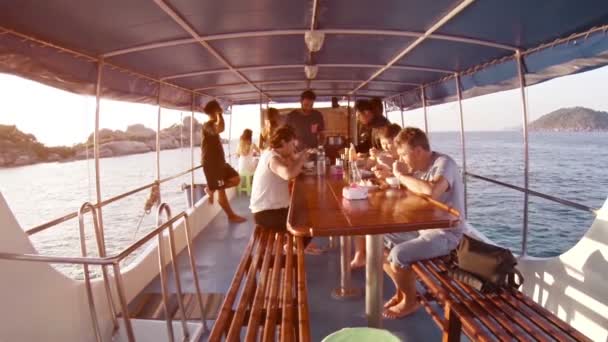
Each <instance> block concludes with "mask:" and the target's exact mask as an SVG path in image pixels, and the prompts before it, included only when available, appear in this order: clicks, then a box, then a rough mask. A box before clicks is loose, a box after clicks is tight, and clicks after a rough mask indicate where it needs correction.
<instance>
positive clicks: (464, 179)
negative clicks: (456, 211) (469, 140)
mask: <svg viewBox="0 0 608 342" xmlns="http://www.w3.org/2000/svg"><path fill="white" fill-rule="evenodd" d="M456 93H457V95H458V111H459V113H460V148H461V149H462V183H463V185H464V217H465V218H466V217H467V211H468V203H467V153H466V149H465V143H464V116H463V112H462V89H461V88H460V75H459V74H456Z"/></svg>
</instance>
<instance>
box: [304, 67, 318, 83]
mask: <svg viewBox="0 0 608 342" xmlns="http://www.w3.org/2000/svg"><path fill="white" fill-rule="evenodd" d="M318 72H319V66H318V65H305V66H304V73H305V74H306V78H308V79H309V80H314V79H315V78H316V77H317V73H318Z"/></svg>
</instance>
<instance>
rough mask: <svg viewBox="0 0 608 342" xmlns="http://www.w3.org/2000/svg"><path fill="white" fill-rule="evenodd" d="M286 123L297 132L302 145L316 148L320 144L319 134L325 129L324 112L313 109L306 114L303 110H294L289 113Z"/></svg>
mask: <svg viewBox="0 0 608 342" xmlns="http://www.w3.org/2000/svg"><path fill="white" fill-rule="evenodd" d="M285 124H287V125H289V126H291V127H292V128H293V129H294V131H295V132H296V137H297V139H298V141H299V142H300V147H303V148H315V147H317V146H318V145H319V141H318V136H319V134H320V133H322V132H323V131H324V130H325V121H324V120H323V114H321V112H319V111H317V110H313V111H312V112H311V113H310V114H308V115H305V114H304V113H302V111H301V110H294V111H292V112H291V113H289V114H287V119H286V120H285Z"/></svg>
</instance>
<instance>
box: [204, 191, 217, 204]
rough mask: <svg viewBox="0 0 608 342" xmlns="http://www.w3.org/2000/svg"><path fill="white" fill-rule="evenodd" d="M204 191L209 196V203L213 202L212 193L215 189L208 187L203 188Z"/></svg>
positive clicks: (213, 193)
mask: <svg viewBox="0 0 608 342" xmlns="http://www.w3.org/2000/svg"><path fill="white" fill-rule="evenodd" d="M205 192H206V193H207V196H208V197H209V203H211V204H213V200H214V198H213V197H214V195H215V191H213V190H211V189H209V188H208V187H207V188H205Z"/></svg>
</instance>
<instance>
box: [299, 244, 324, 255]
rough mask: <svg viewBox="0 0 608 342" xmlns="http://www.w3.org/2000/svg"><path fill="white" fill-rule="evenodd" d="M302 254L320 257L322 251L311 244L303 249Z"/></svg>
mask: <svg viewBox="0 0 608 342" xmlns="http://www.w3.org/2000/svg"><path fill="white" fill-rule="evenodd" d="M304 253H306V254H308V255H321V254H323V250H322V249H320V248H319V246H317V245H316V244H315V243H313V242H311V243H309V244H308V246H306V248H305V249H304Z"/></svg>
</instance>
